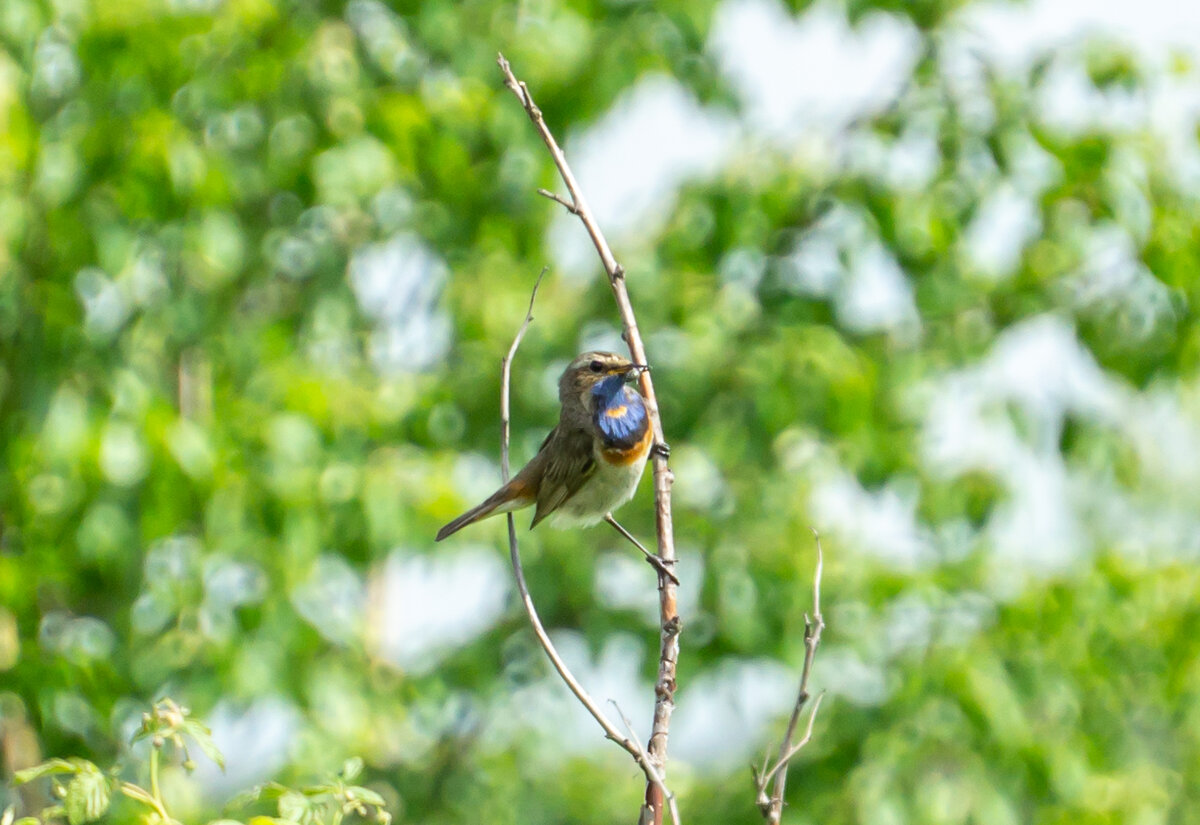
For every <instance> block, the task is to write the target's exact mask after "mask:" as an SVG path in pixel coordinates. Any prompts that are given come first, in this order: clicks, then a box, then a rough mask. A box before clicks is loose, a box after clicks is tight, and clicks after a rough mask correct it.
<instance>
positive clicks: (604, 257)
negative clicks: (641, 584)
mask: <svg viewBox="0 0 1200 825" xmlns="http://www.w3.org/2000/svg"><path fill="white" fill-rule="evenodd" d="M497 63H499V65H500V70H501V71H502V72H503V73H504V82H505V85H507V86H508V88H509V89H510V90H511V91H512V93H513V94H515V95H516V96H517V99H518V100H520V101H521V106H522V107H524V109H525V113H526V114H527V115H528V116H529V120H530V122H531V123H533V126H534V128H535V129H536V130H537V133H538V135H539V136H540V137H541V139H542V142H543V143H545V144H546V148H547V150H549V152H550V156H551V157H552V158H553V159H554V165H555V166H557V167H558V172H559V175H561V176H562V179H563V183H564V184H566V187H567V191H568V192H569V193H570V195H571V199H570V206H568V207H567V208H568V209H569V211H570V212H571V213H572V214H574V215H576V216H578V218H579V220H580V222H581V223H583V226H584V229H586V230H587V233H588V236H589V237H590V238H591V239H592V244H593V245H594V246H595V247H596V252H597V253H598V254H599V256H600V262H601V263H602V264H603V265H604V271H605V272H606V273H607V274H608V283H609V286H610V287H611V288H612V291H613V298H614V299H615V300H616V302H617V310H618V311H619V312H620V315H621V323H622V324H623V325H624V327H625V335H624V338H625V341H626V343H627V344H628V345H629V354H630V357H631V358H632V359H633V362H634V363H635V364H648V363H650V362H649V361H648V360H647V359H646V348H645V346H644V345H643V344H642V335H641V333H640V332H639V331H638V325H637V318H636V317H634V314H633V305H632V304H630V302H629V293H628V291H627V290H626V289H625V269H624V268H623V267H622V266H621V265H620V264H618V263H617V261H616V258H614V257H613V253H612V249H610V248H609V245H608V241H607V240H605V238H604V235H603V233H601V231H600V227H599V225H598V224H597V223H596V219H595V217H594V216H593V215H592V210H591V209H590V208H589V207H588V204H587V200H586V199H585V198H584V197H583V192H582V190H581V189H580V188H579V183H578V182H577V181H576V180H575V175H574V173H572V172H571V167H570V166H569V165H568V164H567V159H566V157H564V156H563V152H562V149H560V148H559V146H558V141H556V140H555V139H554V135H553V134H551V133H550V129H549V127H547V126H546V121H545V120H544V119H543V117H542V112H541V110H540V109H539V108H538V107H537V105H536V104H535V103H534V102H533V97H532V96H531V95H530V94H529V87H527V86H526V85H525V84H524V83H523V82H522V81H520V80H518V79H517V78H516V76H515V75H514V74H513V71H512V67H511V66H509V63H508V61H507V60H505V59H504V55H499V56H498V59H497ZM555 200H560V199H559V198H557V197H556V198H555ZM640 381H641V390H642V396H643V397H644V398H645V403H646V410H647V412H648V413H649V415H650V426H651V428H652V430H653V432H654V443H655V446H654V450H653V456H654V505H655V506H654V509H655V525H656V531H657V536H658V557H659V559H660V560H661V561H662V563H663V565H664V566H665V567H666V569H670V568H671V565H672V564H674V562H675V534H674V528H673V526H672V524H671V484H672V482H673V481H674V476H673V475H672V474H671V470H670V467H668V466H667V456H668V454H669V450H668V448H667V446H666V440H665V438H664V437H663V427H662V420H661V418H660V417H659V413H658V399H657V396H655V394H654V383H653V382H652V381H651V379H650V371H649V370H643V371H642V373H641V376H640ZM658 590H659V620H660V627H661V631H660V637H659V656H658V676H657V678H656V679H655V683H654V695H655V701H654V724H653V727H652V729H651V731H650V744H649V746H648V747H647V752H648V754H649V756H650V760H651V761H652V762H653V763H654V765H655V767H656V768H658V770H659V772H660V773H661V774H662V775H663V776H665V775H666V772H667V771H666V765H667V736H668V734H669V732H670V726H671V713H672V711H673V710H674V709H675V688H676V682H675V672H676V663H677V661H678V659H679V631H680V629H681V627H682V624H681V622H680V620H679V610H678V606H677V604H676V585H675V583H674V582H672V581H671V580H670V579H669V578H667V577H666V576H663V575H661V574H660V577H659V588H658ZM646 803H647V805H649V806H650V808H651V809H652V810H653V811H654V817H653V822H654V825H662V820H663V798H662V793H661V791H660V790H659V789H658V787H657V786H656V785H655V784H654V783H652V782H647V783H646Z"/></svg>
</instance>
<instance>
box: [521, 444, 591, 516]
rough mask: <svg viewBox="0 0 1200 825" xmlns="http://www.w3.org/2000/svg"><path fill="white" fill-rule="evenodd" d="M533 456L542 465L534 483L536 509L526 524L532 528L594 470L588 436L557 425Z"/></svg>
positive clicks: (580, 485)
mask: <svg viewBox="0 0 1200 825" xmlns="http://www.w3.org/2000/svg"><path fill="white" fill-rule="evenodd" d="M537 459H540V460H541V461H542V462H543V463H544V466H543V469H542V480H541V483H540V484H539V485H538V492H537V510H536V511H535V512H534V514H533V523H532V524H531V525H529V526H530V527H536V526H537V525H538V522H540V521H541V520H542V519H544V518H545V517H546V516H548V515H550V514H551V513H553V512H554V511H555V510H557V509H558V508H559V507H560V506H561V505H562V503H563V502H564V501H566V500H567V499H569V498H570V497H571V496H573V495H575V493H576V492H578V491H579V488H580V487H582V486H583V485H584V482H586V481H587V480H588V479H589V478H591V477H592V474H593V473H595V472H596V459H595V458H594V457H593V455H592V437H591V435H589V434H588V433H587V432H586V431H585V430H579V429H564V428H563V427H562V425H561V424H560V425H559V426H558V427H556V428H555V429H554V431H553V432H551V433H550V436H549V437H548V438H547V439H546V441H545V443H544V444H543V445H542V449H541V450H540V451H539V452H538V455H537Z"/></svg>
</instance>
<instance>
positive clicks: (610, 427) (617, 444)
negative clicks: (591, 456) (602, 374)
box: [592, 375, 650, 450]
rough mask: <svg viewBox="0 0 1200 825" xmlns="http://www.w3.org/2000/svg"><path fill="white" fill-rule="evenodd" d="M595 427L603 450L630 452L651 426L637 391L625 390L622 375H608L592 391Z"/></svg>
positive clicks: (627, 388) (626, 388)
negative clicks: (602, 443) (602, 438)
mask: <svg viewBox="0 0 1200 825" xmlns="http://www.w3.org/2000/svg"><path fill="white" fill-rule="evenodd" d="M592 400H593V403H594V407H593V408H594V410H595V412H594V413H593V415H592V420H593V421H594V422H595V423H596V429H598V430H599V431H600V433H601V435H603V436H604V446H605V447H609V448H616V449H621V450H629V449H633V448H634V447H636V446H638V445H639V444H640V443H641V441H642V436H644V435H645V434H646V428H647V427H648V426H649V425H650V421H649V418H648V417H647V415H646V405H645V404H643V403H642V396H641V395H640V394H638V393H637V391H635V390H633V389H631V388H629V387H627V386H625V376H624V375H611V376H609V377H608V378H605V379H604V380H602V381H598V382H597V383H596V385H595V386H594V387H592Z"/></svg>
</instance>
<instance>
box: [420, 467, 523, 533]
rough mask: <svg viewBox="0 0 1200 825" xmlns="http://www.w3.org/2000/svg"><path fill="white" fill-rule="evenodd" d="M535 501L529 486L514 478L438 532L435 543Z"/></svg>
mask: <svg viewBox="0 0 1200 825" xmlns="http://www.w3.org/2000/svg"><path fill="white" fill-rule="evenodd" d="M533 501H534V496H533V495H532V494H531V493H530V491H529V485H528V484H526V483H525V482H524V481H522V480H520V479H516V478H514V479H513V480H512V481H510V482H508V484H505V485H504V486H503V487H501V488H500V489H499V490H497V491H496V492H494V493H492V494H491V495H490V496H488V498H487V500H486V501H484V502H483V503H482V504H480V505H479V506H478V507H472V508H471V509H470V510H468V511H467V512H465V513H463V514H462V515H461V516H459V517H458V518H456V519H455V520H454V521H452V522H450V523H449V524H447V525H446V526H445V527H443V528H442V529H441V530H438V533H437V538H436V539H434V541H441V540H442V539H444V538H446V537H447V536H450V535H453V534H454V533H457V532H458V531H459V530H461V529H463V528H464V527H466V526H467V525H468V524H474V523H475V522H477V521H482V520H483V519H485V518H487V517H489V516H496V515H499V514H500V513H510V512H512V511H513V510H520V509H521V508H522V507H528V506H529V505H531V504H533Z"/></svg>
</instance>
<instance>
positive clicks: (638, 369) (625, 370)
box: [620, 364, 650, 378]
mask: <svg viewBox="0 0 1200 825" xmlns="http://www.w3.org/2000/svg"><path fill="white" fill-rule="evenodd" d="M649 371H650V365H649V364H626V365H625V366H623V367H621V368H620V374H621V375H628V376H629V377H631V378H635V377H637V376H639V375H641V374H642V373H643V372H649Z"/></svg>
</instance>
